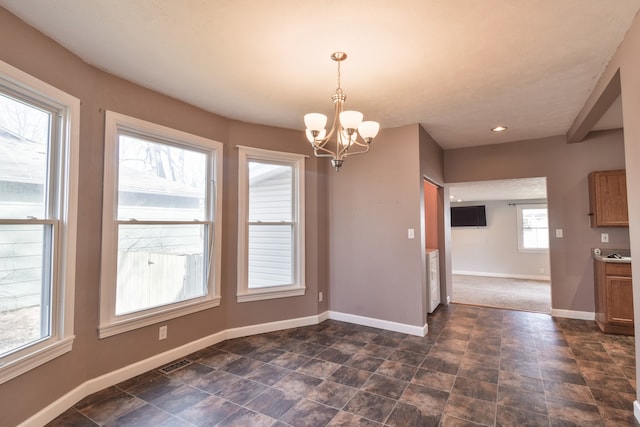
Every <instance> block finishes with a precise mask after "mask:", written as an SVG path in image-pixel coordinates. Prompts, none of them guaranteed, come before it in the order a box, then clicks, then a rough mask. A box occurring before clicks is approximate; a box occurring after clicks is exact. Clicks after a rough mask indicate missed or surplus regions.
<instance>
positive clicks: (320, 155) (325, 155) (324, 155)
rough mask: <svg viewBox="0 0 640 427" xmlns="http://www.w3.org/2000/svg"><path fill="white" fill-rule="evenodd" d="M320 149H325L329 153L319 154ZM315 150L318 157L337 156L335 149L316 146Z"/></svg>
mask: <svg viewBox="0 0 640 427" xmlns="http://www.w3.org/2000/svg"><path fill="white" fill-rule="evenodd" d="M318 150H321V151H324V152H325V153H327V154H322V153H321V154H318ZM313 151H314V153H315V155H316V156H317V157H335V153H334V152H333V151H330V150H328V149H326V148H324V147H314V148H313Z"/></svg>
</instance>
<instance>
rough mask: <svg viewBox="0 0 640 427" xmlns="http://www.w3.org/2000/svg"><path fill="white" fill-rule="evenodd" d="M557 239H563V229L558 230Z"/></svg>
mask: <svg viewBox="0 0 640 427" xmlns="http://www.w3.org/2000/svg"><path fill="white" fill-rule="evenodd" d="M556 237H557V238H558V239H562V228H556Z"/></svg>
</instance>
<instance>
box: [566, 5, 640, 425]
mask: <svg viewBox="0 0 640 427" xmlns="http://www.w3.org/2000/svg"><path fill="white" fill-rule="evenodd" d="M618 70H619V71H620V81H621V90H622V115H623V121H624V149H625V163H626V169H627V193H628V194H627V196H628V203H629V234H630V236H631V255H632V256H635V257H636V258H637V257H638V254H640V167H638V165H640V120H638V118H639V117H640V96H638V94H639V93H640V16H636V18H635V20H634V22H633V25H632V26H631V28H630V29H629V31H627V34H626V35H625V38H624V41H623V42H622V44H621V45H620V47H619V48H618V50H617V52H616V53H615V55H614V56H613V58H612V59H611V61H610V62H609V64H608V65H607V68H606V70H605V72H604V73H603V74H602V77H601V78H600V80H599V81H598V82H597V84H596V87H595V88H594V90H593V92H592V93H591V95H590V97H589V99H588V100H587V102H586V103H585V106H584V108H583V109H582V111H580V114H579V115H578V118H577V119H576V121H581V120H583V119H584V118H585V117H586V116H587V115H588V113H589V112H590V111H591V110H592V109H593V108H594V105H595V103H596V102H597V101H598V99H599V98H600V95H601V94H602V92H603V90H604V89H605V87H606V86H607V84H608V83H609V82H610V81H611V79H612V77H613V76H614V75H615V73H616V72H617V71H618ZM577 145H582V144H577ZM631 268H632V276H633V306H634V314H635V316H634V317H635V324H636V325H637V324H640V323H639V322H640V262H637V261H636V262H633V263H632V266H631ZM635 338H636V339H635V342H636V355H637V354H640V328H636V336H635ZM636 370H639V371H640V357H636ZM636 384H638V382H636ZM636 389H637V392H636V402H635V405H636V407H635V408H634V409H635V410H636V414H637V413H638V409H640V408H638V406H637V403H638V399H640V387H636Z"/></svg>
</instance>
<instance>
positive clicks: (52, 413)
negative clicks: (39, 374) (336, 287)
mask: <svg viewBox="0 0 640 427" xmlns="http://www.w3.org/2000/svg"><path fill="white" fill-rule="evenodd" d="M327 319H334V320H340V321H343V322H349V323H355V324H357V325H364V326H372V327H375V328H380V329H387V330H390V331H396V332H402V333H406V334H411V335H417V336H425V335H426V334H427V330H428V328H427V324H425V325H424V326H423V327H420V326H413V325H407V324H403V323H396V322H390V321H388V320H381V319H375V318H371V317H363V316H356V315H353V314H347V313H339V312H335V311H325V312H323V313H320V314H318V315H315V316H307V317H299V318H296V319H287V320H281V321H277V322H269V323H260V324H258V325H250V326H242V327H239V328H232V329H225V330H224V331H220V332H217V333H215V334H213V335H209V336H206V337H204V338H200V339H199V340H196V341H192V342H190V343H188V344H185V345H182V346H180V347H176V348H174V349H171V350H168V351H165V352H164V353H160V354H156V355H155V356H151V357H149V358H147V359H144V360H140V361H138V362H135V363H133V364H131V365H128V366H125V367H123V368H120V369H117V370H115V371H112V372H109V373H107V374H104V375H102V376H99V377H97V378H93V379H90V380H88V381H86V382H84V383H82V384H80V385H79V386H77V387H76V388H74V389H73V390H71V391H70V392H68V393H67V394H65V395H64V396H62V397H60V398H59V399H57V400H56V401H54V402H52V403H51V404H50V405H48V406H47V407H45V408H43V409H42V410H40V411H38V412H37V413H36V414H34V415H32V416H31V417H30V418H28V419H27V420H25V421H23V422H22V423H20V424H19V427H32V426H33V427H37V426H38V427H39V426H43V425H45V424H47V423H48V422H50V421H52V420H53V419H54V418H56V417H57V416H58V415H60V414H62V413H63V412H64V411H66V410H67V409H69V408H71V407H72V406H73V405H75V404H76V403H78V402H79V401H80V400H82V399H84V398H85V397H87V396H89V395H90V394H92V393H95V392H97V391H100V390H103V389H105V388H107V387H111V386H112V385H115V384H118V383H120V382H122V381H124V380H127V379H129V378H133V377H135V376H136V375H140V374H143V373H145V372H147V371H150V370H151V369H155V368H159V367H160V366H163V365H166V364H167V363H169V362H172V361H174V360H176V359H179V358H181V357H185V356H187V355H189V354H191V353H193V352H196V351H198V350H201V349H203V348H205V347H208V346H211V345H214V344H217V343H219V342H221V341H224V340H227V339H232V338H239V337H246V336H249V335H256V334H263V333H266V332H273V331H279V330H282V329H290V328H297V327H301V326H309V325H316V324H318V323H320V322H323V321H325V320H327Z"/></svg>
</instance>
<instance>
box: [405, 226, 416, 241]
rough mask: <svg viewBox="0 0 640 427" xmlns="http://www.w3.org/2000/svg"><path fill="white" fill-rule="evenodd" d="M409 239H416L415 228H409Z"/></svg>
mask: <svg viewBox="0 0 640 427" xmlns="http://www.w3.org/2000/svg"><path fill="white" fill-rule="evenodd" d="M407 237H408V238H409V239H413V238H414V237H416V234H415V230H414V229H413V228H409V229H408V230H407Z"/></svg>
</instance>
